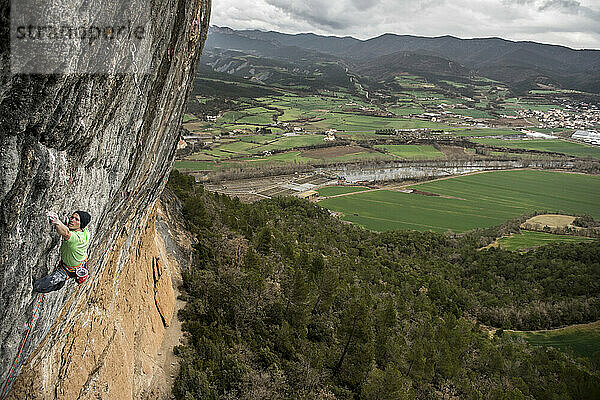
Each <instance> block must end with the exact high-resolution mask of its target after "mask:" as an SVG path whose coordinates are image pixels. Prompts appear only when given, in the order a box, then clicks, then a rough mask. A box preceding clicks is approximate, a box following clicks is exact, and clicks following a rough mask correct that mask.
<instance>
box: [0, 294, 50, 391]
mask: <svg viewBox="0 0 600 400" xmlns="http://www.w3.org/2000/svg"><path fill="white" fill-rule="evenodd" d="M43 298H44V293H42V295H41V296H40V301H38V305H37V307H36V308H35V312H34V313H33V317H31V322H30V323H29V328H27V333H26V334H25V338H24V339H23V342H22V343H21V348H20V349H19V354H17V358H16V359H15V363H14V364H13V366H12V368H11V369H10V374H8V379H7V380H6V382H4V387H3V388H2V394H1V395H0V400H1V399H4V392H5V391H6V388H7V387H8V383H9V382H10V378H12V374H13V372H14V371H15V367H16V366H17V361H19V357H20V356H21V351H22V350H23V347H24V346H25V342H26V341H27V338H28V337H29V332H30V331H31V326H32V325H33V320H34V319H35V315H36V314H37V312H38V309H39V308H40V304H42V299H43ZM6 394H8V393H6Z"/></svg>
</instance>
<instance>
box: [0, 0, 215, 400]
mask: <svg viewBox="0 0 600 400" xmlns="http://www.w3.org/2000/svg"><path fill="white" fill-rule="evenodd" d="M68 3H73V4H69V6H72V7H76V6H77V5H78V4H79V3H81V2H76V1H75V0H73V1H69V0H68V1H66V2H63V4H68ZM76 3H77V4H76ZM0 7H1V19H2V25H3V26H8V24H9V15H10V11H9V4H8V2H7V1H5V0H2V2H1V3H0ZM53 7H54V8H55V9H54V11H56V6H55V5H54V6H53ZM146 7H151V9H150V13H149V17H150V23H149V25H148V26H149V27H150V28H151V29H149V30H148V33H149V35H150V40H151V53H150V58H149V64H148V67H149V68H148V69H147V74H119V75H116V74H112V75H111V74H54V75H14V74H13V75H11V74H9V70H10V64H9V48H10V47H9V43H8V38H7V37H6V36H5V35H3V36H2V42H1V44H0V46H1V47H0V50H1V56H0V62H1V64H0V67H1V68H2V71H3V74H2V76H1V77H0V81H1V85H0V206H1V208H0V320H1V323H0V343H1V347H0V384H1V385H4V383H5V382H6V380H7V378H8V375H9V371H10V369H11V367H12V365H13V362H14V360H15V358H16V356H17V352H18V349H19V346H20V343H21V340H22V339H23V337H24V335H25V333H26V331H27V326H28V323H29V321H30V320H31V317H32V315H33V311H34V306H35V304H37V300H38V297H37V295H36V294H35V293H33V292H32V282H33V281H34V280H35V279H37V278H39V277H41V276H43V275H45V274H47V273H48V272H49V271H50V270H52V269H53V268H55V266H56V265H57V263H58V257H59V255H58V245H59V238H58V236H57V234H56V233H55V232H54V231H53V229H52V227H51V226H50V225H49V223H48V218H47V216H46V213H47V211H50V210H54V211H56V212H58V213H59V215H61V216H63V217H64V216H66V215H68V214H69V213H70V212H72V211H74V210H86V211H88V212H89V213H90V214H91V215H92V222H91V223H90V231H91V234H92V242H91V245H90V251H89V260H88V267H89V269H90V273H91V276H90V280H89V281H88V282H86V283H85V284H84V285H82V286H81V287H76V286H75V285H74V284H73V283H71V282H70V283H68V284H67V285H66V286H65V288H63V289H62V290H61V291H59V292H53V293H50V294H47V295H45V297H44V299H43V302H42V305H41V306H40V309H39V311H38V315H37V317H36V320H35V323H34V325H33V327H32V329H31V333H30V336H29V338H28V341H27V344H26V345H25V348H24V349H23V353H22V354H21V356H20V358H19V359H20V362H19V363H18V364H17V368H16V370H15V373H14V375H18V373H19V372H20V369H21V367H23V368H24V369H23V371H24V372H25V371H26V370H27V374H25V375H28V376H30V377H31V376H32V374H39V375H40V377H41V378H42V381H43V382H46V384H42V385H41V386H39V387H37V388H35V389H34V388H28V386H27V385H28V383H27V382H25V381H23V379H21V382H20V381H19V380H17V381H16V383H15V389H16V388H17V387H19V388H20V389H19V390H20V393H21V394H23V393H27V391H28V390H31V398H35V397H36V396H37V397H39V398H66V396H67V395H66V394H61V393H64V392H61V391H60V390H57V389H56V387H50V386H52V385H53V383H55V382H58V381H59V379H68V377H64V376H60V374H61V372H60V368H57V369H56V370H54V369H48V368H46V365H47V364H48V363H58V365H59V366H60V365H61V364H63V366H64V365H65V363H66V364H68V363H69V361H68V360H67V358H69V357H72V356H73V354H69V346H68V343H66V342H67V341H68V340H71V341H72V340H73V338H72V336H73V332H74V331H76V330H77V329H80V327H81V326H82V324H86V323H88V324H89V323H90V322H89V321H90V320H92V321H104V320H106V319H110V318H112V317H113V316H112V315H111V314H110V312H108V310H112V309H114V307H112V306H110V305H109V304H98V303H97V301H98V298H99V297H98V296H97V292H98V291H99V290H100V289H102V290H103V291H106V288H112V289H111V290H112V291H110V296H104V297H102V299H103V301H105V302H107V301H115V302H118V301H121V302H123V301H124V302H125V303H126V302H127V301H128V300H131V301H133V300H132V299H122V298H121V296H122V295H123V293H124V292H126V290H124V288H123V287H122V282H120V281H119V279H120V276H121V274H123V268H125V267H126V266H129V267H131V266H132V265H135V263H132V262H131V260H132V258H133V259H142V257H141V256H140V254H137V255H136V254H132V252H135V251H138V252H139V251H140V250H139V249H141V248H143V246H142V245H141V244H140V243H142V242H144V240H142V239H140V237H142V236H143V232H144V231H145V230H147V225H148V222H149V221H150V222H152V221H151V216H152V212H153V211H152V210H153V206H154V204H155V202H156V200H157V198H158V196H159V194H160V192H161V191H162V188H163V187H164V184H165V182H166V179H167V177H168V172H169V170H170V168H171V166H172V163H173V158H174V154H175V149H176V145H177V140H178V137H179V129H180V123H181V119H182V115H183V106H184V104H185V100H186V98H187V96H188V93H189V89H190V87H191V84H192V82H193V78H194V75H195V68H196V63H197V61H198V58H199V56H200V53H201V50H202V46H203V43H204V40H205V39H206V34H207V30H208V23H209V16H210V0H173V1H166V0H159V1H158V2H149V3H146ZM140 11H142V10H140ZM108 272H110V273H108ZM107 299H108V300H107ZM92 309H93V310H94V311H93V312H94V313H95V314H94V318H90V315H89V313H90V312H91V311H89V310H92ZM84 315H87V317H88V318H87V320H84V318H83V316H84ZM86 321H87V322H86ZM99 326H102V324H99ZM87 329H88V330H87V332H88V333H87V334H90V335H92V336H93V335H99V336H98V337H99V338H100V337H109V338H110V337H111V335H112V336H115V335H119V334H121V333H120V332H119V331H118V329H116V330H113V331H112V332H95V331H94V328H93V327H91V328H90V327H88V328H87ZM104 329H105V330H106V326H104ZM90 332H92V333H90ZM136 334H139V332H138V333H136ZM70 337H71V338H70ZM69 338H70V339H69ZM134 339H135V338H131V340H134ZM90 340H91V342H94V340H93V338H92V339H90ZM123 340H128V338H124V339H123ZM107 343H108V342H107ZM89 346H91V347H90V351H98V349H94V348H93V343H92V344H89ZM34 350H36V351H35V352H34ZM104 350H106V348H105V349H104ZM140 351H143V349H140ZM110 353H111V352H110V351H105V352H104V353H102V351H99V355H98V356H95V357H94V361H93V362H89V363H87V364H86V363H85V362H84V363H82V364H81V365H79V366H78V368H82V369H83V370H84V372H83V374H84V375H85V374H87V381H88V384H89V383H90V380H93V379H97V376H96V378H94V372H96V373H97V372H98V368H99V364H98V363H99V357H100V356H101V355H102V354H104V357H106V354H110ZM112 353H114V351H113V352H112ZM78 357H79V358H81V359H85V355H82V354H78ZM106 362H108V360H107V361H106ZM28 363H29V364H32V365H36V366H37V368H38V369H43V368H46V369H45V370H36V368H30V367H28V366H27V365H28ZM88 364H89V365H88ZM117 364H118V363H117ZM115 365H116V364H115ZM86 368H87V369H88V370H87V372H86V371H85V370H86ZM63 372H64V369H63ZM14 379H15V378H14V377H13V381H14ZM32 380H35V379H34V378H32ZM13 381H11V386H12V385H13ZM125 384H128V383H127V382H126V383H125ZM134 392H135V390H134V389H132V390H131V393H129V395H128V394H127V393H124V394H123V392H121V394H122V395H123V396H124V397H122V398H131V396H133V395H134ZM81 393H83V392H81ZM84 394H85V393H84ZM28 395H29V393H28ZM114 395H115V392H113V393H112V394H111V395H109V394H107V393H105V394H104V395H101V398H115V397H113V396H114ZM15 396H17V395H15ZM86 396H88V395H87V394H85V395H83V396H82V397H86ZM89 396H90V397H92V396H96V397H94V398H97V396H98V394H97V393H96V394H95V395H94V394H93V393H91V392H90V393H89Z"/></svg>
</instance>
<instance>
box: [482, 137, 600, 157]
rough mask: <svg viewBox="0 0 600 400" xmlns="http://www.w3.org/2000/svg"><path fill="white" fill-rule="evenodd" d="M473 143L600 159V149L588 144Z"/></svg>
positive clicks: (493, 140)
mask: <svg viewBox="0 0 600 400" xmlns="http://www.w3.org/2000/svg"><path fill="white" fill-rule="evenodd" d="M472 141H473V142H476V143H481V144H487V145H489V146H499V147H507V148H510V149H525V150H539V151H551V152H554V153H562V154H567V155H570V156H576V157H593V158H598V159H600V148H599V147H595V146H590V145H586V144H579V143H572V142H567V141H564V140H558V139H542V140H502V139H473V140H472Z"/></svg>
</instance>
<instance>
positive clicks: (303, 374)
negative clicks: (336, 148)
mask: <svg viewBox="0 0 600 400" xmlns="http://www.w3.org/2000/svg"><path fill="white" fill-rule="evenodd" d="M169 188H170V189H171V190H172V191H174V192H175V194H176V195H177V197H178V198H179V199H180V200H181V202H182V204H183V207H182V212H183V214H184V216H185V218H186V220H187V223H188V228H189V229H190V231H191V232H193V233H194V234H195V235H197V239H198V242H197V244H196V245H195V249H196V254H195V259H194V262H193V263H192V265H190V267H189V269H188V270H187V271H185V272H184V287H183V289H184V290H183V291H184V293H185V295H184V297H185V299H186V300H187V306H186V307H185V309H184V310H183V311H182V312H180V318H181V319H182V320H183V321H184V324H183V329H184V331H186V332H188V336H187V337H188V341H187V344H186V345H184V346H179V347H177V348H176V352H177V353H178V355H179V356H180V357H181V369H180V373H179V376H178V378H177V381H176V384H175V387H174V394H175V396H176V397H177V398H178V399H217V398H218V399H289V398H298V399H300V398H302V399H317V398H319V399H320V398H329V399H403V398H420V399H423V398H446V399H448V398H460V399H468V398H473V399H475V398H477V399H479V398H485V399H552V398H556V399H597V398H600V355H599V354H595V356H594V357H592V359H587V358H586V359H584V358H576V357H575V356H574V355H573V354H569V353H563V352H560V351H558V350H555V349H553V348H543V347H531V346H529V345H527V344H526V343H525V342H523V341H522V340H520V339H516V338H513V337H509V336H508V335H505V334H503V333H502V330H501V329H499V330H498V331H496V333H495V334H491V333H490V331H489V330H488V329H487V328H485V327H484V325H490V326H493V327H497V328H515V329H535V328H540V327H557V326H561V325H564V324H571V323H576V322H588V321H592V320H596V319H598V316H599V314H600V304H599V301H598V297H599V296H598V295H599V292H600V286H599V284H598V282H600V243H599V242H598V241H596V242H594V243H593V244H560V245H556V246H553V245H550V246H544V247H542V248H540V249H538V250H534V251H530V252H528V253H526V254H520V253H516V252H509V251H505V250H501V249H489V250H478V249H479V248H480V247H481V246H482V245H485V244H487V243H489V242H490V240H491V239H492V238H493V237H495V236H496V235H498V234H499V233H500V232H501V231H502V232H506V231H510V230H514V229H518V222H515V221H513V222H508V223H507V224H504V225H503V226H501V227H497V228H492V229H487V230H481V231H475V232H471V233H468V234H466V235H462V236H450V235H441V234H435V233H419V232H414V231H393V232H386V233H374V232H370V231H367V230H365V229H362V228H359V227H356V226H353V225H348V224H344V223H341V222H340V221H338V220H337V219H336V218H334V217H331V216H330V215H329V212H328V211H327V210H325V209H322V208H320V207H318V206H316V205H313V204H311V203H309V202H306V201H304V200H299V199H296V198H293V197H281V198H274V199H270V200H265V201H260V202H257V203H254V204H243V203H241V202H240V201H239V200H237V199H236V198H229V197H227V196H225V195H218V194H214V193H210V192H208V191H204V190H203V188H202V187H201V186H200V185H197V184H195V183H194V180H193V178H191V177H188V176H185V175H182V174H180V173H178V172H177V171H174V172H173V173H172V175H171V178H170V181H169Z"/></svg>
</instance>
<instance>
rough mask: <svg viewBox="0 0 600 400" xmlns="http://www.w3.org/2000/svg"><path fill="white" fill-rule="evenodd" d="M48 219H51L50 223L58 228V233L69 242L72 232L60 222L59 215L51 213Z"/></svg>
mask: <svg viewBox="0 0 600 400" xmlns="http://www.w3.org/2000/svg"><path fill="white" fill-rule="evenodd" d="M48 218H50V223H51V224H52V225H54V226H55V227H56V232H58V234H59V235H60V236H62V237H63V238H64V239H65V240H69V238H70V237H71V231H70V230H69V228H68V227H67V226H66V225H65V224H63V223H62V222H61V221H60V218H58V215H57V214H56V213H55V212H54V211H50V212H49V213H48Z"/></svg>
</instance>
